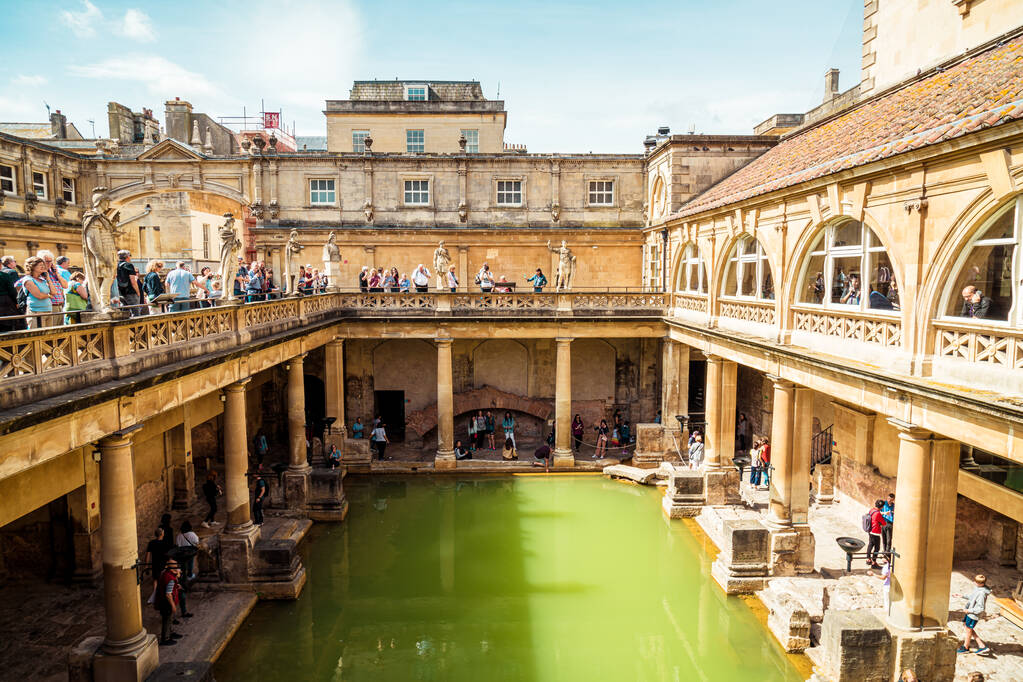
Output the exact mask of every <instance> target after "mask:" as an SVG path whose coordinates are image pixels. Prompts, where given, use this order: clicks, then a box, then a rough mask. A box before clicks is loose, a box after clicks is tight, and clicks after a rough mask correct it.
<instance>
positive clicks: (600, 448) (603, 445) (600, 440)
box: [593, 419, 611, 459]
mask: <svg viewBox="0 0 1023 682" xmlns="http://www.w3.org/2000/svg"><path fill="white" fill-rule="evenodd" d="M593 430H594V431H596V432H597V450H596V452H594V453H593V459H602V458H603V457H604V455H606V454H607V439H608V437H609V436H610V435H611V431H610V430H609V429H608V428H607V420H606V419H601V420H600V424H599V425H598V426H594V427H593Z"/></svg>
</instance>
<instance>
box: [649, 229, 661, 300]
mask: <svg viewBox="0 0 1023 682" xmlns="http://www.w3.org/2000/svg"><path fill="white" fill-rule="evenodd" d="M646 253H647V273H648V279H647V288H648V289H650V290H651V291H660V289H661V242H660V241H656V242H650V243H649V244H647V245H646Z"/></svg>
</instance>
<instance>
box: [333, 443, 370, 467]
mask: <svg viewBox="0 0 1023 682" xmlns="http://www.w3.org/2000/svg"><path fill="white" fill-rule="evenodd" d="M339 447H340V446H339ZM341 461H342V462H344V463H345V464H349V463H366V464H368V463H369V462H370V452H369V441H368V440H366V439H365V438H345V440H344V447H342V448H341Z"/></svg>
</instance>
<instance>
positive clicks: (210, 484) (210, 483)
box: [202, 469, 224, 528]
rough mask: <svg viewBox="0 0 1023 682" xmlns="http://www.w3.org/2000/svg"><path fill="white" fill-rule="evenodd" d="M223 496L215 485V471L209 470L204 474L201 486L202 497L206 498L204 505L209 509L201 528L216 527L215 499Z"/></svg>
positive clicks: (221, 491) (222, 492)
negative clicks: (204, 479) (204, 478)
mask: <svg viewBox="0 0 1023 682" xmlns="http://www.w3.org/2000/svg"><path fill="white" fill-rule="evenodd" d="M223 494H224V491H223V490H221V488H220V486H219V485H218V484H217V470H216V469H210V471H209V473H207V474H206V482H205V483H203V484H202V496H203V497H205V498H206V504H208V505H209V507H210V510H209V512H208V513H207V514H206V519H205V520H204V521H203V522H202V527H203V528H209V527H210V526H211V525H212V526H215V525H217V521H216V516H217V497H219V496H220V495H223Z"/></svg>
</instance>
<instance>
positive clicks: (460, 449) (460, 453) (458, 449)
mask: <svg viewBox="0 0 1023 682" xmlns="http://www.w3.org/2000/svg"><path fill="white" fill-rule="evenodd" d="M455 459H456V460H459V459H472V450H469V449H467V448H466V447H465V446H464V445H462V441H460V440H456V441H455Z"/></svg>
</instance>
